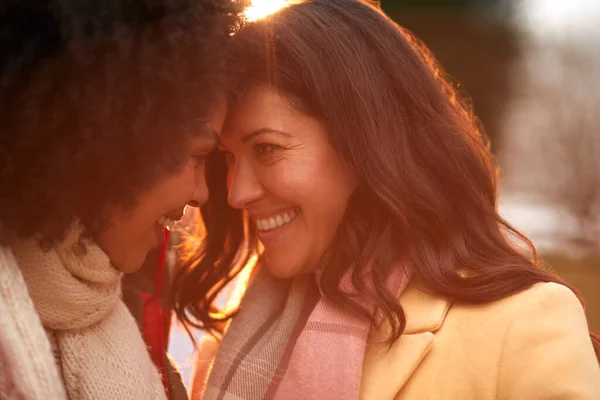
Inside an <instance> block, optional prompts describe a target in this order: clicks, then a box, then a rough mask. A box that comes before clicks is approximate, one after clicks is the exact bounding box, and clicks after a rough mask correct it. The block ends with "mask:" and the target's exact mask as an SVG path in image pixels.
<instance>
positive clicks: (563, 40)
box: [170, 0, 600, 383]
mask: <svg viewBox="0 0 600 400" xmlns="http://www.w3.org/2000/svg"><path fill="white" fill-rule="evenodd" d="M284 3H285V1H284V0H262V1H261V0H255V1H254V7H253V8H251V10H250V11H249V14H248V15H249V16H250V17H252V18H258V17H260V16H261V15H263V14H265V13H268V12H272V11H274V10H276V9H277V8H278V7H280V6H281V5H282V4H284ZM381 7H382V8H383V10H384V11H385V12H386V13H387V14H388V15H389V16H390V17H392V18H393V19H394V20H395V21H397V22H398V23H399V24H400V25H402V26H404V27H406V28H408V29H410V30H411V31H412V32H413V33H414V34H415V35H416V36H417V37H419V38H420V39H421V40H422V41H424V42H425V44H426V45H427V46H428V47H429V48H430V49H431V50H432V51H433V53H434V55H435V56H436V57H437V59H438V60H439V62H440V63H441V64H442V66H443V67H444V68H445V70H446V72H447V73H448V74H449V75H450V76H451V77H452V79H453V80H454V81H455V83H456V85H457V87H458V88H459V90H460V91H461V92H462V93H463V94H465V95H467V96H469V97H470V98H471V100H472V103H473V108H474V111H475V114H476V115H478V116H479V118H480V119H481V121H482V123H483V126H484V127H485V129H486V131H487V134H488V135H489V137H490V140H491V144H492V148H493V151H494V152H495V154H496V156H497V159H498V162H499V165H500V178H501V180H500V181H501V192H500V202H499V208H500V212H501V214H502V215H503V216H504V217H505V218H506V219H507V220H508V221H509V222H511V223H512V224H513V226H515V227H516V228H517V229H519V230H521V231H522V232H524V233H525V234H526V235H528V236H529V237H530V238H531V239H532V240H533V242H534V244H535V245H536V246H537V248H538V252H539V256H540V258H541V259H542V260H543V261H544V263H545V264H546V265H547V266H548V267H549V268H552V269H553V270H554V271H555V272H557V273H558V274H559V275H560V276H561V277H562V278H563V279H565V280H566V281H567V282H569V283H571V284H572V285H574V286H575V287H576V288H577V289H578V290H579V291H580V293H581V294H582V296H583V297H584V299H585V301H586V303H587V314H588V318H589V321H590V324H591V327H592V329H593V330H594V331H595V332H600V1H598V0H382V1H381ZM185 336H186V333H185V332H184V331H183V329H182V328H180V327H177V326H175V328H174V330H173V332H172V342H171V345H170V352H171V355H172V357H173V358H174V359H175V361H176V362H177V363H178V364H179V365H180V367H181V369H182V373H183V375H184V380H185V381H186V383H187V382H189V378H190V375H191V367H192V365H193V347H192V346H191V343H189V340H187V339H186V337H185ZM198 337H199V338H200V337H201V334H200V333H198Z"/></svg>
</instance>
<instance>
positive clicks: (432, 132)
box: [174, 0, 600, 351]
mask: <svg viewBox="0 0 600 400" xmlns="http://www.w3.org/2000/svg"><path fill="white" fill-rule="evenodd" d="M230 63H231V66H232V69H233V72H234V74H233V76H232V82H233V87H234V90H233V91H232V93H233V95H232V96H231V107H233V108H235V106H236V104H237V102H238V101H239V100H240V99H241V98H243V95H244V92H245V91H246V90H247V89H248V88H249V87H251V86H253V85H257V84H269V85H272V86H274V87H275V88H277V89H278V90H279V91H280V92H281V93H282V94H283V95H284V96H285V98H286V99H287V100H288V101H290V102H291V104H293V105H294V106H296V107H298V108H299V109H300V110H302V111H304V112H306V113H307V114H310V115H311V116H314V117H316V118H318V119H320V120H321V121H322V122H323V123H324V124H325V126H326V128H327V131H328V134H329V139H330V141H331V143H332V145H333V146H334V147H335V148H336V149H337V151H338V152H339V153H340V154H341V156H342V157H343V159H344V160H345V161H346V162H347V164H348V165H349V166H350V167H351V168H352V169H353V170H354V171H355V173H356V175H357V177H358V180H359V188H358V190H357V191H356V192H355V193H354V194H353V196H352V197H351V199H350V201H349V204H348V207H347V210H346V214H345V217H344V219H343V222H342V224H341V226H340V227H339V230H338V235H337V239H336V241H335V243H334V244H333V245H332V248H331V254H332V255H333V256H332V257H331V260H330V261H329V263H328V265H327V266H326V267H325V268H324V272H323V274H322V282H321V284H322V288H323V291H324V294H325V295H326V296H328V297H329V298H331V299H333V300H334V301H336V302H338V303H340V304H342V305H344V306H345V307H347V309H348V310H350V311H352V312H354V313H357V314H360V315H364V316H365V317H367V318H371V320H372V321H373V318H374V316H373V315H372V314H371V313H370V312H369V311H368V308H367V307H366V306H365V304H375V305H376V306H377V308H378V310H379V311H380V312H381V313H382V315H383V316H384V317H385V318H386V319H387V320H389V322H390V324H391V326H392V328H393V329H392V333H391V337H390V340H393V339H395V338H397V337H398V336H399V335H400V334H401V333H402V331H403V330H404V327H405V315H404V313H403V310H402V308H401V306H400V305H399V304H398V301H397V299H396V298H395V297H394V296H393V295H392V293H390V292H389V291H388V290H387V289H386V285H385V282H386V279H387V277H388V276H389V274H390V272H391V271H392V270H393V269H394V268H399V267H400V266H403V265H407V266H409V267H411V268H412V269H413V270H414V273H415V278H416V279H419V281H421V282H422V283H423V284H424V285H425V286H427V287H428V288H429V289H431V290H432V291H434V292H437V293H439V294H441V295H443V296H445V297H447V298H448V299H450V300H452V301H456V302H465V303H486V302H491V301H494V300H498V299H502V298H504V297H507V296H510V295H512V294H515V293H518V292H520V291H523V290H525V289H527V288H529V287H531V286H532V285H534V284H536V283H538V282H558V283H561V284H565V282H563V281H562V280H561V279H560V278H558V277H557V276H556V275H554V274H552V273H551V272H549V271H548V270H545V269H544V268H542V267H541V265H540V263H538V261H537V258H536V252H535V248H534V246H533V244H532V243H531V241H530V240H529V239H528V238H527V237H525V236H524V235H523V234H521V233H520V232H519V231H517V230H516V229H515V228H513V227H512V226H510V224H509V223H508V222H507V221H505V220H504V219H503V218H502V217H501V216H500V215H499V214H498V211H497V204H496V203H497V198H498V193H497V170H496V165H495V163H494V160H493V157H492V154H491V152H490V149H489V146H488V143H487V140H486V139H485V136H484V134H483V132H482V130H481V127H480V125H479V123H478V120H477V119H476V118H475V117H474V115H473V114H472V112H471V109H470V106H469V104H467V103H466V102H465V101H463V100H461V98H460V97H459V96H458V94H457V92H456V90H455V89H454V87H453V85H452V84H451V81H450V80H449V79H448V78H447V77H446V76H445V75H444V73H443V71H442V69H441V68H440V66H439V65H438V64H437V62H436V61H435V59H434V57H433V56H432V55H431V53H430V52H429V51H428V50H427V49H426V47H425V46H424V45H423V44H422V43H420V42H419V41H418V40H417V39H416V38H415V37H414V36H412V35H411V33H410V32H408V31H407V30H405V29H403V28H402V27H400V26H398V25H396V24H395V23H394V22H393V21H391V20H390V19H389V18H387V17H386V16H385V15H384V14H383V13H382V12H381V11H379V10H378V9H376V8H375V7H373V6H371V5H368V4H366V3H364V2H361V1H358V0H314V1H310V2H305V3H301V4H296V5H292V6H289V7H287V8H285V9H283V10H280V11H279V12H277V13H275V14H273V15H271V16H269V17H267V18H265V19H262V20H259V21H257V22H253V23H248V24H246V26H244V27H243V28H242V29H241V31H240V32H239V33H237V34H236V37H235V38H234V41H233V46H232V52H231V57H230ZM207 174H208V184H209V188H210V192H211V197H210V200H209V202H208V204H207V205H206V206H204V208H203V209H202V218H203V224H204V227H203V228H202V229H203V232H205V236H204V238H203V241H202V242H200V243H202V244H201V246H200V248H199V249H198V248H196V251H195V252H192V254H190V255H189V257H188V258H187V260H186V262H185V265H184V267H183V268H182V270H181V272H180V274H179V276H178V278H177V280H176V284H175V291H174V292H175V295H174V302H175V309H176V311H177V313H178V315H179V318H180V319H181V320H183V321H184V322H186V323H187V324H190V325H193V326H196V327H199V328H204V329H207V330H209V331H213V332H215V331H219V330H220V328H221V327H222V326H223V325H222V323H223V322H225V321H227V319H228V318H230V317H231V314H232V313H220V312H218V310H217V309H216V308H215V307H214V300H215V298H216V296H217V294H218V292H219V291H220V289H222V288H223V287H224V286H225V285H226V284H227V283H228V282H229V281H230V280H231V279H232V278H233V277H234V276H235V275H236V274H238V272H239V271H240V270H241V269H242V268H243V267H244V266H245V265H246V264H247V263H248V261H249V260H250V257H251V256H252V255H253V254H256V253H257V252H258V247H257V246H258V241H257V238H256V236H255V234H254V233H253V232H254V230H253V227H252V226H250V225H249V224H250V222H248V221H247V219H245V216H244V213H243V212H242V211H239V210H234V209H232V208H231V207H230V206H229V205H228V204H227V189H226V187H225V185H226V183H225V176H226V167H225V163H224V159H223V156H222V155H221V154H218V153H216V154H214V155H213V156H212V159H211V160H210V161H209V164H208V169H207ZM367 265H371V266H373V268H372V271H373V274H372V277H371V278H370V279H372V282H367V281H366V279H365V278H364V276H365V274H364V273H363V270H364V268H365V267H366V266H367ZM348 271H350V272H351V274H352V278H353V279H352V282H353V284H354V286H355V289H356V291H357V292H358V293H359V294H360V295H359V296H351V295H349V294H348V293H345V292H343V291H342V290H341V289H340V285H339V284H340V279H339V278H340V277H341V276H344V274H345V273H347V272H348ZM373 322H374V321H373ZM592 338H593V341H594V346H595V348H596V349H599V348H600V341H599V340H598V337H597V336H595V335H592ZM597 351H598V350H597Z"/></svg>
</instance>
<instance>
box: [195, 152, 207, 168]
mask: <svg viewBox="0 0 600 400" xmlns="http://www.w3.org/2000/svg"><path fill="white" fill-rule="evenodd" d="M207 156H208V155H207V154H198V155H195V156H192V158H193V159H194V163H195V164H196V166H198V167H199V166H202V165H204V163H206V157H207Z"/></svg>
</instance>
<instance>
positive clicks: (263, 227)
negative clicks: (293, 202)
mask: <svg viewBox="0 0 600 400" xmlns="http://www.w3.org/2000/svg"><path fill="white" fill-rule="evenodd" d="M298 214H300V209H296V210H294V211H287V212H284V213H282V214H277V215H274V216H272V217H269V218H261V219H256V227H257V228H258V230H259V231H270V230H271V229H275V228H280V227H282V226H284V225H285V224H287V223H288V222H290V221H291V220H293V219H294V218H296V217H297V216H298Z"/></svg>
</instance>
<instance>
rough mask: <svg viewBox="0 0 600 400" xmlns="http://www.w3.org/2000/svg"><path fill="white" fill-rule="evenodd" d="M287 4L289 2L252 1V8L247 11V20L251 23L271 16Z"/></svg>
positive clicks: (275, 0) (284, 0)
mask: <svg viewBox="0 0 600 400" xmlns="http://www.w3.org/2000/svg"><path fill="white" fill-rule="evenodd" d="M287 4H288V0H252V1H251V2H250V6H249V7H248V8H247V9H246V12H245V14H246V18H247V19H248V20H249V21H256V20H257V19H261V18H263V17H266V16H267V15H269V14H273V13H274V12H275V11H277V10H279V9H280V8H283V7H285V6H286V5H287Z"/></svg>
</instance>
